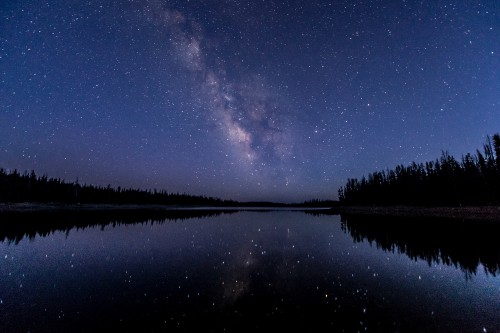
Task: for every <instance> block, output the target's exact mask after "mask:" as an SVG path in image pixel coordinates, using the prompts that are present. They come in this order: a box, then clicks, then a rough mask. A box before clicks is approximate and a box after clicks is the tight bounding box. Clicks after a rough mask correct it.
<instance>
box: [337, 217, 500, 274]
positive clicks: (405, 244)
mask: <svg viewBox="0 0 500 333" xmlns="http://www.w3.org/2000/svg"><path fill="white" fill-rule="evenodd" d="M341 220H342V230H344V232H347V233H349V234H350V235H351V236H352V238H353V239H354V241H355V242H364V241H368V242H369V243H370V244H373V243H374V244H375V245H376V246H377V248H379V249H382V250H384V251H389V252H393V253H394V252H398V253H403V254H406V255H407V256H408V257H410V258H411V259H413V260H417V259H423V260H425V261H427V263H428V264H429V265H431V264H433V263H444V264H446V265H448V266H451V265H453V266H455V267H459V268H460V269H461V270H462V271H464V272H465V274H466V277H469V276H471V275H475V274H476V272H477V270H478V267H479V265H480V264H482V265H483V266H484V269H485V271H486V272H487V273H490V274H492V275H494V276H495V275H496V274H498V273H500V243H499V242H498V235H499V234H500V225H498V224H495V223H486V222H485V223H480V222H465V221H460V220H451V219H450V220H447V219H417V218H397V217H374V216H361V215H353V216H349V215H343V216H342V217H341Z"/></svg>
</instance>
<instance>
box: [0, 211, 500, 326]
mask: <svg viewBox="0 0 500 333" xmlns="http://www.w3.org/2000/svg"><path fill="white" fill-rule="evenodd" d="M91 218H92V217H89V219H91ZM145 219H147V218H145ZM103 221H104V222H103ZM103 221H101V222H99V223H95V224H94V223H93V222H91V221H90V222H88V223H87V224H86V225H85V224H84V225H83V226H84V228H82V225H81V223H80V224H79V226H80V228H77V227H75V228H72V229H71V228H68V230H64V228H59V227H53V228H52V229H51V228H50V227H47V228H46V229H44V231H36V232H35V231H33V230H31V231H30V232H29V233H27V234H30V235H31V237H27V236H26V237H23V234H22V233H21V234H19V232H18V233H17V234H16V232H17V231H16V232H12V231H9V232H6V233H5V234H4V235H0V240H1V239H3V241H2V242H0V331H1V332H28V331H30V332H47V331H72V332H74V331H91V330H96V329H102V328H113V329H115V330H118V331H136V329H134V328H133V327H134V325H138V324H139V325H141V327H142V329H141V330H140V331H145V332H149V331H160V332H161V331H171V330H172V329H175V330H179V331H192V330H193V329H197V330H198V331H199V330H201V329H202V330H203V331H214V332H221V331H224V330H226V331H238V332H240V331H261V330H263V329H264V328H276V329H291V330H293V331H330V332H332V331H333V332H336V331H338V332H341V331H346V332H356V331H368V332H370V331H372V332H373V331H384V332H409V331H416V332H434V331H436V332H437V331H439V332H500V277H499V273H500V269H499V263H500V250H499V247H500V245H499V244H498V243H499V242H498V241H497V240H498V234H494V232H496V231H498V227H492V226H489V227H485V231H483V233H481V232H479V231H475V232H473V233H472V234H471V233H470V232H469V230H468V228H469V227H468V226H467V225H465V224H463V223H462V224H459V229H460V230H461V231H460V233H458V234H457V233H454V232H451V231H450V229H449V228H440V229H436V230H426V231H425V232H423V231H422V228H421V229H420V231H418V232H416V231H415V230H412V225H411V224H408V227H406V228H399V229H398V227H395V223H396V224H398V225H401V223H402V222H404V221H396V222H394V221H393V222H387V221H386V220H384V221H382V222H378V221H376V220H375V219H374V218H372V219H370V218H365V219H353V218H345V217H343V219H342V221H341V218H340V216H326V215H318V216H315V215H312V214H306V213H303V212H290V211H279V212H236V213H232V214H227V213H225V214H219V215H217V214H213V213H212V215H211V216H208V217H201V216H198V217H196V218H188V217H184V218H183V219H169V220H164V221H162V220H161V219H158V220H157V221H154V222H152V221H151V220H150V221H146V222H144V223H127V224H122V223H120V221H116V220H115V221H114V222H113V223H112V224H110V222H111V220H109V221H108V222H106V220H103ZM36 223H38V224H41V223H49V222H46V221H45V222H44V221H36ZM429 223H430V222H429ZM436 223H438V224H439V221H437V222H436V221H433V222H432V226H435V225H436ZM447 223H448V222H447ZM55 225H57V226H59V225H61V223H60V222H58V223H55ZM423 225H426V224H425V223H424V224H423ZM443 225H446V223H444V222H443ZM375 226H378V227H375ZM427 227H429V225H427ZM415 228H416V227H415ZM488 228H490V229H488ZM42 229H43V228H42ZM476 229H477V228H475V229H474V230H476ZM408 230H409V231H408ZM492 234H493V236H492ZM464 235H466V236H467V237H466V238H467V239H463V238H464ZM2 237H3V238H2ZM492 241H493V243H494V244H491V242H492Z"/></svg>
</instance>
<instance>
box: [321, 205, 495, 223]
mask: <svg viewBox="0 0 500 333" xmlns="http://www.w3.org/2000/svg"><path fill="white" fill-rule="evenodd" d="M331 211H332V212H333V213H335V214H351V215H377V216H396V217H424V218H425V217H437V218H452V219H462V220H476V221H479V220H481V221H495V222H500V207H498V206H477V207H414V206H340V207H336V208H333V209H332V210H331Z"/></svg>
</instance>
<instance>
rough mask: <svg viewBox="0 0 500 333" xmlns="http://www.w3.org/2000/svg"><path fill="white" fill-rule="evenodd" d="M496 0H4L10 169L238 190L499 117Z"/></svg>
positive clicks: (304, 192) (385, 154)
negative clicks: (45, 0)
mask: <svg viewBox="0 0 500 333" xmlns="http://www.w3.org/2000/svg"><path fill="white" fill-rule="evenodd" d="M499 10H500V4H499V2H498V1H495V0H491V1H439V0H438V1H410V0H407V1H403V0H400V1H317V0H312V1H298V0H291V1H267V0H265V1H257V0H241V1H237V0H205V1H202V0H182V1H181V0H175V1H168V0H157V1H155V0H151V1H146V0H144V1H140V0H139V1H104V0H102V1H80V0H72V1H69V0H67V1H62V0H61V1H57V0H55V1H48V2H43V1H15V0H8V1H2V4H0V15H1V17H0V18H1V25H0V133H1V135H0V167H3V168H6V169H9V170H12V169H14V168H17V169H19V170H31V169H34V170H35V171H36V172H37V173H38V174H47V175H48V176H49V177H60V178H63V179H65V180H67V181H74V180H76V178H77V177H78V179H79V181H80V183H92V184H97V185H107V184H111V185H112V186H125V187H129V186H132V187H140V188H145V189H146V188H157V189H166V190H168V191H171V192H186V193H190V194H205V195H211V196H217V197H222V198H233V199H237V200H275V201H302V200H305V199H311V198H322V199H327V198H333V199H334V198H336V197H337V189H338V187H339V186H341V185H343V184H344V183H345V181H346V179H347V178H348V177H360V176H362V175H363V174H367V173H368V172H371V171H374V170H380V169H385V168H387V167H390V168H392V167H394V166H395V165H397V164H399V163H403V164H408V163H410V162H412V161H417V162H423V161H427V160H432V159H435V158H436V157H438V156H439V155H440V154H441V151H442V150H448V151H449V152H450V153H452V154H453V155H456V156H457V157H460V156H461V155H462V154H465V153H467V152H474V151H475V149H476V148H479V147H480V146H481V145H482V143H483V142H484V140H485V137H486V135H487V134H490V135H491V134H493V133H495V132H498V131H500V17H499Z"/></svg>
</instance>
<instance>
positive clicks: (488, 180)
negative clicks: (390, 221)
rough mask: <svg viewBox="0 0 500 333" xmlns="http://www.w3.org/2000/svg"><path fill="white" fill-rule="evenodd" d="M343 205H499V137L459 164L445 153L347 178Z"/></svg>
mask: <svg viewBox="0 0 500 333" xmlns="http://www.w3.org/2000/svg"><path fill="white" fill-rule="evenodd" d="M339 199H340V203H341V204H344V205H453V206H458V205H491V204H499V203H500V135H499V134H495V135H494V136H493V143H492V141H491V140H490V138H489V137H488V140H487V142H486V143H485V144H484V145H483V152H481V151H479V150H477V151H476V154H475V155H471V154H467V155H465V156H462V159H461V161H457V160H456V159H455V158H454V157H453V156H451V155H449V154H448V153H446V152H443V155H442V156H441V158H440V159H438V160H436V161H434V162H427V163H425V164H423V163H420V164H417V163H415V162H414V163H412V164H411V165H409V166H404V165H399V166H397V167H396V168H395V169H394V170H387V171H377V172H373V173H371V174H369V175H368V179H366V178H365V177H363V178H362V179H361V180H358V179H356V178H354V179H348V181H347V183H346V185H345V186H344V187H342V188H340V189H339Z"/></svg>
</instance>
